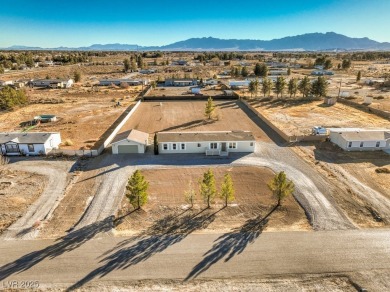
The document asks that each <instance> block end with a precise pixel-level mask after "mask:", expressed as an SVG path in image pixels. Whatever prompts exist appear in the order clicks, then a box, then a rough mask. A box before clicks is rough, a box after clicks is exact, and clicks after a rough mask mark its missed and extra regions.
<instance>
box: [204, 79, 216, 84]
mask: <svg viewBox="0 0 390 292" xmlns="http://www.w3.org/2000/svg"><path fill="white" fill-rule="evenodd" d="M203 84H204V85H218V80H216V79H207V80H205V81H203Z"/></svg>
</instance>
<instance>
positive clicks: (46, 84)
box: [30, 79, 74, 89]
mask: <svg viewBox="0 0 390 292" xmlns="http://www.w3.org/2000/svg"><path fill="white" fill-rule="evenodd" d="M73 83H74V81H73V79H35V80H32V81H31V83H30V84H31V86H32V87H43V88H54V89H56V88H71V87H72V86H73Z"/></svg>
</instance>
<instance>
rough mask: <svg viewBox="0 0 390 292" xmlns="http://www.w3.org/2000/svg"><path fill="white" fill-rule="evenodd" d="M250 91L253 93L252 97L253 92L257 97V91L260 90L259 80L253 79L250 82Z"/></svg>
mask: <svg viewBox="0 0 390 292" xmlns="http://www.w3.org/2000/svg"><path fill="white" fill-rule="evenodd" d="M248 89H249V92H250V94H251V97H253V94H254V95H255V97H257V92H258V91H259V80H257V79H256V80H252V81H251V82H249V88H248Z"/></svg>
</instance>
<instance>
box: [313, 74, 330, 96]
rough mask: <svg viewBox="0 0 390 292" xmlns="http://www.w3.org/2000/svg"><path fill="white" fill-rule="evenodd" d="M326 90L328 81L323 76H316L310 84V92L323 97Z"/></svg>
mask: <svg viewBox="0 0 390 292" xmlns="http://www.w3.org/2000/svg"><path fill="white" fill-rule="evenodd" d="M327 91H328V83H327V82H326V80H325V78H324V77H318V78H317V80H315V81H314V82H313V84H312V86H311V93H312V94H313V95H314V96H316V97H317V98H319V97H325V96H326V94H327Z"/></svg>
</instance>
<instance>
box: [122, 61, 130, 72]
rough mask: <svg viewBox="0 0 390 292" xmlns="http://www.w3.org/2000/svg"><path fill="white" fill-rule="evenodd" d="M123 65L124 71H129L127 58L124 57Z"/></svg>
mask: <svg viewBox="0 0 390 292" xmlns="http://www.w3.org/2000/svg"><path fill="white" fill-rule="evenodd" d="M123 66H124V69H125V72H127V71H129V69H130V61H129V59H127V58H126V59H124V60H123Z"/></svg>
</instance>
